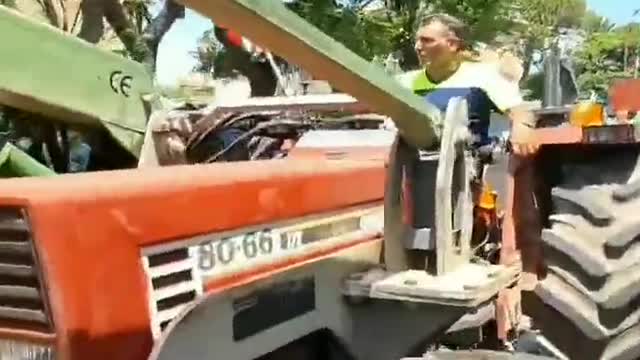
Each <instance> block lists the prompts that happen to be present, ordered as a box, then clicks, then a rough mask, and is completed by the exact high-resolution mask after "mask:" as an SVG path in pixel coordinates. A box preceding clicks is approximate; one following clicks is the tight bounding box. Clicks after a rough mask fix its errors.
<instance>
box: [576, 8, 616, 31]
mask: <svg viewBox="0 0 640 360" xmlns="http://www.w3.org/2000/svg"><path fill="white" fill-rule="evenodd" d="M614 26H615V25H614V24H612V23H611V22H610V21H609V19H607V18H606V17H604V16H600V15H598V13H596V12H595V11H593V10H587V12H586V13H585V14H584V17H583V18H582V24H580V27H581V28H582V29H583V30H584V31H585V32H586V33H587V34H593V33H599V32H607V31H611V30H613V28H614Z"/></svg>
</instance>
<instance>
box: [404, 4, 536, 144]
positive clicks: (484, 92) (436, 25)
mask: <svg viewBox="0 0 640 360" xmlns="http://www.w3.org/2000/svg"><path fill="white" fill-rule="evenodd" d="M467 35H468V34H467V27H466V25H465V24H464V23H462V22H461V21H460V20H458V19H456V18H454V17H452V16H449V15H444V14H435V15H428V16H425V17H424V18H423V19H421V21H420V24H419V28H418V32H417V34H416V43H415V50H416V53H417V55H418V58H419V60H420V63H421V65H422V66H423V68H422V69H420V70H416V71H412V72H408V73H406V74H403V75H401V76H400V78H399V80H400V81H401V83H402V84H403V85H404V86H406V87H408V88H411V89H412V90H413V91H414V92H415V93H416V94H418V95H420V96H424V97H425V98H426V99H427V100H428V101H429V102H431V103H432V104H434V105H435V106H437V107H439V108H440V109H441V110H443V111H444V110H445V109H446V106H447V104H448V102H449V99H451V98H452V97H457V96H462V97H465V98H466V99H467V101H468V103H469V117H470V129H471V133H472V134H473V135H474V144H475V145H479V146H481V145H484V144H486V143H488V141H489V135H488V131H489V123H490V115H491V111H494V110H497V111H499V112H501V113H503V114H505V115H507V117H508V118H509V119H510V120H511V125H512V126H511V143H512V146H513V150H514V153H515V154H517V155H525V156H526V155H530V154H533V153H535V152H536V150H537V148H538V146H537V144H536V143H535V139H534V137H533V129H534V127H535V118H534V116H533V114H532V113H531V112H529V111H527V110H525V109H524V106H523V105H524V103H523V99H522V96H521V95H520V90H519V88H518V83H517V82H512V81H508V80H507V79H506V77H505V76H503V74H501V72H500V69H499V67H498V66H496V65H495V64H487V63H481V62H478V61H474V60H473V59H472V56H471V55H470V51H469V44H468V43H467V40H466V39H467Z"/></svg>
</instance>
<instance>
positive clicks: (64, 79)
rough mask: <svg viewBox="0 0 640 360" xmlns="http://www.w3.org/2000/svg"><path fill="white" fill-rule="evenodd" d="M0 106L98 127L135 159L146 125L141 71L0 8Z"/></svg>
mask: <svg viewBox="0 0 640 360" xmlns="http://www.w3.org/2000/svg"><path fill="white" fill-rule="evenodd" d="M0 43H2V46H0V104H4V105H8V106H12V107H14V108H18V109H21V110H25V111H29V112H33V113H37V114H40V115H44V116H46V117H47V118H50V119H52V120H54V121H58V122H62V123H65V124H72V125H73V124H75V125H81V126H90V127H94V128H95V127H102V128H105V129H106V130H108V131H109V132H110V134H111V135H112V136H113V137H114V138H115V139H116V140H117V142H118V143H119V144H120V145H122V146H123V147H124V148H125V149H127V150H128V151H130V152H131V153H132V154H134V155H135V156H138V155H139V153H140V148H141V146H142V141H143V138H144V132H145V126H146V123H147V116H148V114H147V110H146V107H145V103H144V100H143V95H146V94H151V93H152V91H153V82H152V80H151V77H150V75H149V73H148V72H147V71H146V70H145V68H144V67H143V66H142V65H141V64H139V63H136V62H133V61H130V60H127V59H125V58H123V57H121V56H119V55H117V54H114V53H110V52H108V51H104V50H100V49H98V48H96V47H95V46H93V45H91V44H89V43H86V42H84V41H83V40H80V39H77V38H74V37H72V36H69V35H68V34H65V33H63V32H61V31H59V30H57V29H55V28H52V27H51V26H47V25H45V24H41V23H37V22H34V21H32V20H30V19H28V18H26V17H24V16H23V15H21V14H19V13H18V12H16V11H13V10H10V9H7V8H5V7H3V6H0Z"/></svg>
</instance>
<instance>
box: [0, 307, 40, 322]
mask: <svg viewBox="0 0 640 360" xmlns="http://www.w3.org/2000/svg"><path fill="white" fill-rule="evenodd" d="M0 319H11V320H20V321H26V322H30V323H37V324H41V325H47V324H48V319H47V316H46V314H45V313H44V311H43V310H33V309H20V308H12V307H8V306H0Z"/></svg>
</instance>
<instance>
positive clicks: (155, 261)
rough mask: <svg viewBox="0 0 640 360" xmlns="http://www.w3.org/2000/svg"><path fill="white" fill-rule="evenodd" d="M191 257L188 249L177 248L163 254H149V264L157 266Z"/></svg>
mask: <svg viewBox="0 0 640 360" xmlns="http://www.w3.org/2000/svg"><path fill="white" fill-rule="evenodd" d="M188 258H189V250H188V249H177V250H173V251H169V252H166V253H162V254H156V255H152V256H149V258H148V259H149V266H150V267H155V266H160V265H166V264H169V263H173V262H178V261H181V260H185V259H188Z"/></svg>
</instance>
